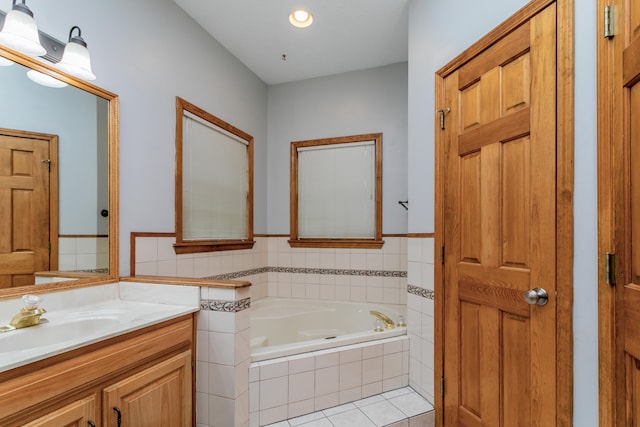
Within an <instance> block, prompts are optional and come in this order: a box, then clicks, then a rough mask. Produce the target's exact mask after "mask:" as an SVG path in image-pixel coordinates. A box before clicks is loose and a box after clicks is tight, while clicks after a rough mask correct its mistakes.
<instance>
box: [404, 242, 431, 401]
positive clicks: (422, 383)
mask: <svg viewBox="0 0 640 427" xmlns="http://www.w3.org/2000/svg"><path fill="white" fill-rule="evenodd" d="M407 246H408V252H409V253H408V257H409V264H408V269H407V276H408V277H407V280H408V282H409V285H408V286H407V335H408V336H409V341H410V345H411V348H410V351H409V354H410V361H409V385H410V386H411V387H412V388H413V389H414V390H416V391H417V392H418V393H420V394H421V395H422V396H424V397H425V398H426V399H427V400H428V401H429V402H431V403H432V404H433V403H434V390H435V385H434V300H433V298H434V295H433V271H434V264H433V262H434V248H433V238H409V239H408V245H407Z"/></svg>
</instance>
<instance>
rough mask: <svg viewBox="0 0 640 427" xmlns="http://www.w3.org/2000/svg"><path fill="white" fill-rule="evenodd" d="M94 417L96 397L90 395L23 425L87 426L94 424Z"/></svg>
mask: <svg viewBox="0 0 640 427" xmlns="http://www.w3.org/2000/svg"><path fill="white" fill-rule="evenodd" d="M95 419H96V399H95V397H94V396H91V397H87V398H86V399H82V400H78V401H76V402H73V403H71V404H69V405H67V406H64V407H62V408H60V409H57V410H55V411H53V412H51V413H50V414H47V415H45V416H43V417H40V418H38V419H37V420H34V421H31V422H30V423H27V424H25V425H24V427H60V426H65V427H87V426H91V425H93V426H95Z"/></svg>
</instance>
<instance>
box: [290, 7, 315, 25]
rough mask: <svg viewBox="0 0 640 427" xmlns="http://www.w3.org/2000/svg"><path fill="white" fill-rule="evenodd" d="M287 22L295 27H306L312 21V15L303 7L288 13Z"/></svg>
mask: <svg viewBox="0 0 640 427" xmlns="http://www.w3.org/2000/svg"><path fill="white" fill-rule="evenodd" d="M289 22H290V23H291V25H293V26H294V27H297V28H307V27H308V26H309V25H311V24H312V23H313V16H311V14H310V13H309V12H307V11H306V10H303V9H296V10H294V11H293V12H291V14H289Z"/></svg>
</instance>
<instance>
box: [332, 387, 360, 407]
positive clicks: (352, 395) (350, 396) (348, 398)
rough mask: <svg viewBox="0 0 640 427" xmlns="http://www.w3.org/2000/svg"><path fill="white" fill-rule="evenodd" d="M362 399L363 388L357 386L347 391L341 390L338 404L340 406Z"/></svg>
mask: <svg viewBox="0 0 640 427" xmlns="http://www.w3.org/2000/svg"><path fill="white" fill-rule="evenodd" d="M361 398H362V387H361V386H357V387H354V388H350V389H347V390H340V392H339V393H338V402H339V403H340V404H343V403H347V402H353V401H355V400H360V399H361Z"/></svg>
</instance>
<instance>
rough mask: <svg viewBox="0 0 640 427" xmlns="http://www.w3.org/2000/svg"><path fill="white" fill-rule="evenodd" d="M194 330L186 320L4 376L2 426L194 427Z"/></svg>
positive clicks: (1, 384) (0, 386) (0, 380)
mask: <svg viewBox="0 0 640 427" xmlns="http://www.w3.org/2000/svg"><path fill="white" fill-rule="evenodd" d="M193 325H194V318H193V314H190V315H185V316H182V317H180V318H177V319H174V320H170V321H166V322H162V323H160V324H157V325H154V326H150V327H148V328H144V329H142V330H139V331H135V332H131V333H128V334H125V335H122V336H118V337H115V338H111V339H108V340H105V341H102V342H98V343H96V344H92V345H90V346H89V347H84V348H80V349H77V350H72V351H70V352H66V353H63V354H60V355H58V356H54V357H52V358H48V359H45V360H42V361H39V362H34V363H31V364H28V365H25V366H22V367H20V368H16V369H13V370H10V371H7V372H4V373H0V401H2V402H3V404H2V405H0V425H2V426H5V427H9V426H18V425H20V426H22V425H27V426H60V425H65V426H67V425H72V426H76V425H77V426H92V425H103V426H120V425H122V426H143V425H157V426H160V425H167V426H169V425H170V426H190V425H191V423H192V421H191V419H192V412H193V411H192V406H193V403H192V389H193V388H192V382H193V373H192V366H193V355H194V340H193V333H194V332H193V331H194V327H193ZM161 420H162V421H161Z"/></svg>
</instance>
